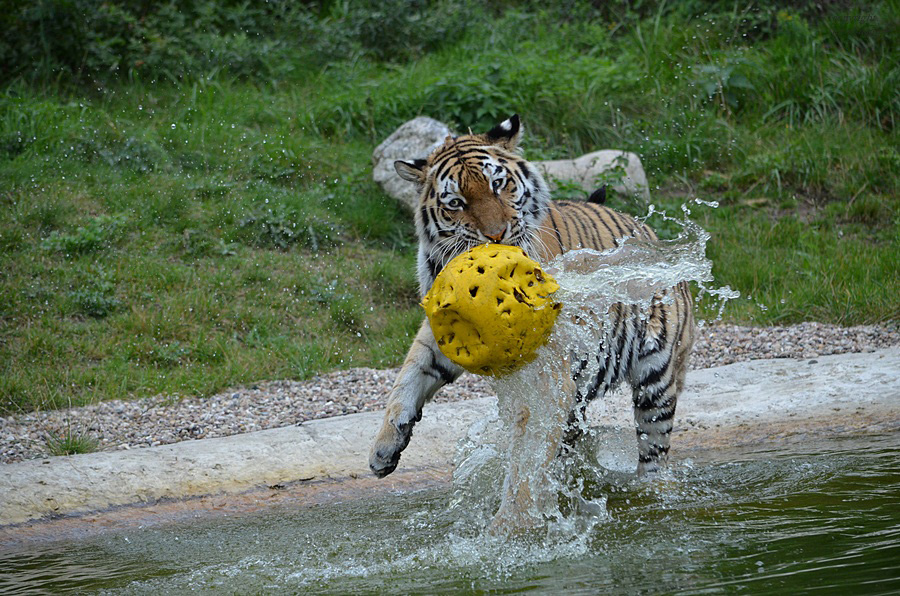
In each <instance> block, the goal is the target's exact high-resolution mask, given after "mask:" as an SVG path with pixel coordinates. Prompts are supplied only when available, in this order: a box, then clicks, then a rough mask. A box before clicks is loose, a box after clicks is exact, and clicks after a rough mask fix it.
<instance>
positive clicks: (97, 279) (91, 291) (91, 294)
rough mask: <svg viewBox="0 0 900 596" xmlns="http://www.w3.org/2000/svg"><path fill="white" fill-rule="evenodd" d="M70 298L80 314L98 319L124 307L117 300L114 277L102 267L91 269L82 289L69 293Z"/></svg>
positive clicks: (82, 284)
mask: <svg viewBox="0 0 900 596" xmlns="http://www.w3.org/2000/svg"><path fill="white" fill-rule="evenodd" d="M68 297H69V299H70V300H71V301H72V302H73V303H74V305H75V307H76V309H77V310H78V311H79V312H80V313H82V314H85V315H87V316H89V317H94V318H97V319H102V318H103V317H106V316H108V315H109V314H110V313H112V312H113V311H115V310H116V309H118V308H119V307H120V306H121V305H122V302H121V301H120V300H119V299H118V298H116V286H115V280H114V279H113V276H112V275H111V274H110V273H109V272H107V271H106V270H105V269H103V268H102V267H100V266H94V267H91V269H90V272H89V274H88V277H87V278H86V279H85V281H83V282H82V283H81V287H79V288H78V289H77V290H73V291H71V292H69V293H68Z"/></svg>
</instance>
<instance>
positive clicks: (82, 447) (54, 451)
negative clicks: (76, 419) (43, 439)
mask: <svg viewBox="0 0 900 596" xmlns="http://www.w3.org/2000/svg"><path fill="white" fill-rule="evenodd" d="M97 446H98V442H97V439H95V438H94V437H92V436H90V435H89V434H87V433H80V432H75V431H73V430H72V429H71V428H67V429H66V431H65V432H64V433H62V434H60V435H54V436H50V437H48V438H47V449H48V450H49V451H50V454H51V455H77V454H79V453H93V452H94V451H96V450H97Z"/></svg>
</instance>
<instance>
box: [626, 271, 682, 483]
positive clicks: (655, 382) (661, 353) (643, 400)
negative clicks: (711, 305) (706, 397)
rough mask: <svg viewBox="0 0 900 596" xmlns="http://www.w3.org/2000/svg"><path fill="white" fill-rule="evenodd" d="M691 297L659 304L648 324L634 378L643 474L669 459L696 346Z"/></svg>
mask: <svg viewBox="0 0 900 596" xmlns="http://www.w3.org/2000/svg"><path fill="white" fill-rule="evenodd" d="M679 291H684V292H686V290H683V289H679ZM689 300H690V294H687V301H684V302H680V301H679V300H676V302H675V304H672V305H668V306H662V305H659V304H657V305H655V306H654V308H653V309H652V311H651V315H650V318H649V320H648V322H647V328H646V331H645V334H646V335H645V338H644V342H643V344H644V346H643V348H642V349H641V351H640V354H639V357H638V362H637V366H636V370H635V372H634V377H633V378H634V379H635V380H636V381H637V383H636V384H635V385H634V392H633V398H634V421H635V426H636V428H635V431H636V433H637V439H638V467H637V471H638V474H639V475H643V474H647V473H651V472H655V471H657V470H659V469H660V468H661V467H664V466H665V465H666V463H667V460H668V455H669V438H670V435H671V433H672V427H673V425H674V418H675V405H676V403H677V401H678V396H679V395H680V394H681V390H682V389H683V387H684V378H685V375H686V374H687V367H688V359H689V357H690V352H691V347H692V345H693V328H694V320H693V314H692V311H691V304H690V301H689Z"/></svg>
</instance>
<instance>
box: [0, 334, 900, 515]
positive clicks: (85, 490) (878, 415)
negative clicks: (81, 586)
mask: <svg viewBox="0 0 900 596" xmlns="http://www.w3.org/2000/svg"><path fill="white" fill-rule="evenodd" d="M495 412H496V400H495V399H493V398H485V399H478V400H471V401H466V402H457V403H450V404H432V405H430V406H426V410H425V416H424V418H423V419H422V422H420V423H419V424H418V425H417V426H416V430H415V436H414V438H413V441H412V442H411V443H410V446H409V448H408V449H407V450H406V452H405V453H404V455H403V459H402V460H401V464H400V468H398V471H397V472H395V474H394V475H392V476H390V477H388V479H385V480H383V481H378V480H375V479H370V476H369V471H368V466H367V459H368V450H369V445H370V442H371V440H372V437H373V436H374V434H375V431H376V430H377V428H378V426H379V424H380V423H381V418H382V413H381V412H372V413H365V414H353V415H349V416H343V417H340V418H331V419H326V420H318V421H313V422H308V423H305V424H303V425H301V426H294V427H286V428H280V429H274V430H266V431H259V432H254V433H248V434H243V435H235V436H232V437H225V438H220V439H206V440H202V441H186V442H181V443H176V444H173V445H165V446H160V447H154V448H148V449H140V450H134V451H116V452H106V453H93V454H85V455H76V456H70V457H59V458H52V459H46V460H32V461H27V462H21V463H15V464H6V465H0V526H10V525H12V524H22V523H24V522H29V521H32V520H39V519H42V518H52V517H59V516H71V515H79V514H87V513H90V512H96V511H101V510H106V509H109V508H114V507H120V506H127V505H141V504H153V503H157V502H160V501H170V502H171V501H173V500H174V501H177V500H183V499H186V498H192V497H193V498H198V497H208V496H210V495H240V494H248V493H250V492H252V491H254V490H255V489H261V488H262V489H267V488H272V487H282V486H284V485H288V484H296V483H301V484H303V483H308V484H309V486H310V489H309V490H311V491H318V492H319V494H324V493H325V492H327V491H328V490H329V489H327V488H326V487H327V486H331V487H332V489H334V488H335V487H336V486H338V485H339V484H341V483H346V482H351V483H353V484H360V483H361V484H362V485H365V486H370V487H372V486H396V487H398V488H400V486H401V485H402V484H404V483H405V484H406V486H407V487H408V486H409V484H410V483H411V482H414V479H415V478H416V476H417V475H418V474H419V473H420V472H421V476H424V477H427V478H432V479H441V478H442V479H444V480H445V479H446V478H447V477H448V476H447V472H448V471H449V470H450V467H451V465H452V459H453V456H454V454H455V450H456V443H457V441H458V440H459V439H460V438H461V437H463V436H464V435H465V433H466V432H467V430H468V428H469V426H470V425H471V424H472V423H473V422H474V421H475V420H478V419H480V418H483V417H489V416H494V415H495ZM593 416H594V421H595V422H596V423H597V424H601V425H605V426H611V427H624V428H629V429H630V425H631V412H630V406H629V404H628V398H627V396H626V395H625V394H624V393H618V394H616V395H614V396H609V398H608V399H605V400H603V401H602V402H601V403H599V404H598V408H597V409H596V410H595V411H594V412H593ZM676 429H677V432H676V436H675V437H673V452H672V453H673V455H672V457H673V458H677V457H678V456H679V455H678V454H679V453H680V452H684V451H687V450H690V449H694V448H707V447H719V446H728V445H742V444H748V443H760V442H770V441H773V442H777V441H778V440H782V439H784V438H786V437H790V436H798V435H799V436H802V434H803V433H808V432H816V433H818V434H819V436H822V435H823V434H837V433H863V432H884V431H893V430H897V429H900V348H890V349H887V350H881V351H878V352H873V353H868V354H846V355H840V356H823V357H820V358H817V359H815V360H811V361H809V360H760V361H754V362H747V363H739V364H732V365H729V366H723V367H718V368H713V369H706V370H700V371H694V372H692V373H690V374H689V375H688V386H687V389H686V390H685V394H684V395H683V396H682V398H681V400H680V401H679V405H678V415H677V420H676ZM632 438H633V434H632ZM354 479H359V480H354ZM336 483H337V484H336ZM298 490H299V489H298ZM335 492H336V493H339V492H340V491H339V490H335Z"/></svg>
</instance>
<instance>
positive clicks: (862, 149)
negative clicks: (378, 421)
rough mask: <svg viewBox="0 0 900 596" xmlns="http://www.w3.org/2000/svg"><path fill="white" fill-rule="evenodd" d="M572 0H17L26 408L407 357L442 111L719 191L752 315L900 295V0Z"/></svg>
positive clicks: (11, 399) (8, 19) (815, 313)
mask: <svg viewBox="0 0 900 596" xmlns="http://www.w3.org/2000/svg"><path fill="white" fill-rule="evenodd" d="M564 4H565V6H564V7H560V8H558V9H556V8H554V9H546V8H541V7H540V4H539V3H529V2H497V3H489V4H487V5H485V4H483V3H476V2H468V1H465V0H460V1H457V2H442V3H429V2H425V1H423V0H390V1H381V2H376V1H374V0H372V1H371V2H368V1H366V2H353V3H339V2H320V3H315V4H312V3H309V4H305V3H289V2H283V1H282V2H278V1H274V2H267V3H264V4H263V3H239V2H224V3H223V2H202V1H201V2H184V1H179V0H173V1H170V2H165V3H151V2H145V1H142V0H130V1H126V0H120V1H114V2H102V3H101V2H99V1H96V0H70V1H65V2H63V1H62V0H42V1H39V2H33V3H9V2H0V7H3V8H4V10H2V11H0V15H2V16H0V31H2V35H0V181H2V184H0V260H2V263H3V266H2V267H0V413H2V412H14V411H19V410H29V409H34V408H49V407H63V406H66V405H68V404H73V405H77V404H83V403H89V402H92V401H96V400H103V399H109V398H113V397H124V396H146V395H152V394H157V393H167V394H171V395H187V394H192V395H193V394H209V393H212V392H215V391H219V390H222V389H224V388H226V387H228V386H233V385H239V384H243V383H250V382H253V381H256V380H261V379H271V378H305V377H308V376H310V375H313V374H315V373H318V372H321V371H325V370H329V369H334V368H341V367H348V366H358V365H369V366H389V365H396V364H398V363H399V362H400V361H401V360H402V357H403V354H404V352H405V350H406V348H407V346H408V344H409V341H410V337H411V335H412V334H414V332H415V330H416V328H417V326H418V323H419V321H420V320H421V314H420V309H419V307H418V306H417V297H418V289H417V284H416V280H415V275H414V271H413V269H414V267H413V264H414V260H415V237H414V232H413V226H412V218H411V216H410V215H409V214H408V213H406V212H404V211H403V210H402V209H401V208H399V207H398V206H397V205H395V204H394V203H393V201H392V200H390V199H389V198H387V197H385V196H384V195H383V193H382V192H381V191H380V189H379V188H378V187H377V186H376V185H375V184H374V183H373V182H372V181H371V167H370V165H369V164H370V156H371V152H372V149H373V148H374V146H375V145H376V144H377V143H378V142H380V141H381V139H383V138H384V137H385V136H386V135H388V134H389V133H390V132H391V131H393V130H394V129H395V128H396V127H397V126H398V125H399V124H401V123H402V122H404V121H405V120H407V119H409V118H411V117H414V116H416V115H419V114H427V115H430V116H433V117H436V118H438V119H441V120H444V121H447V122H450V123H451V124H452V125H453V126H455V127H457V128H458V129H460V130H464V129H465V128H467V127H472V128H473V129H474V130H478V129H485V128H486V127H489V126H490V125H492V124H494V123H495V122H496V121H498V120H499V119H502V118H505V117H506V116H508V115H509V114H512V113H515V112H518V113H519V114H521V115H522V118H523V120H524V122H525V125H526V127H527V131H528V135H529V136H528V139H527V142H526V147H525V150H526V156H527V157H529V158H532V159H548V158H555V157H561V156H571V155H577V154H581V153H583V152H587V151H590V150H594V149H598V148H609V147H615V148H622V149H626V150H630V151H634V152H636V153H638V154H639V155H640V156H641V158H642V160H643V163H644V166H645V168H646V170H647V173H648V176H649V177H650V181H651V187H652V190H651V194H652V195H653V202H654V203H655V205H656V207H657V208H658V209H665V210H666V211H668V212H669V213H670V214H679V215H680V213H681V205H682V204H683V203H685V202H687V201H688V200H689V199H692V198H694V197H700V198H702V199H704V200H707V201H709V200H717V201H719V203H720V205H721V206H720V207H719V208H718V209H711V208H707V207H702V206H698V205H693V204H692V205H691V207H692V211H693V214H692V217H694V218H695V219H697V220H698V221H699V222H700V223H701V225H703V226H704V227H705V228H706V229H707V230H709V231H710V232H711V233H712V235H713V239H712V241H711V242H710V246H709V249H708V253H709V256H710V257H711V258H712V259H713V260H714V262H715V269H714V272H715V274H716V277H717V281H718V283H720V284H729V285H731V286H732V287H733V288H735V289H738V290H740V291H741V293H742V295H743V296H744V297H745V298H742V299H741V300H737V301H733V302H731V303H729V304H728V306H727V308H726V310H725V317H726V318H728V319H729V320H734V321H742V322H753V323H757V324H770V323H789V322H795V321H802V320H820V321H831V322H838V323H842V324H855V323H867V322H879V321H886V320H896V319H898V318H900V301H898V299H897V295H898V290H900V281H898V280H900V276H898V274H897V272H898V271H900V200H898V196H900V188H898V186H900V185H898V172H900V150H898V136H897V135H898V132H897V129H896V127H895V126H896V123H897V122H896V120H897V118H898V115H900V91H898V90H900V52H898V47H897V43H898V42H897V40H896V31H897V30H898V25H900V22H898V17H897V15H898V14H900V11H898V10H897V6H896V4H895V3H894V2H890V1H885V2H880V3H875V4H873V5H869V6H868V7H867V9H866V12H865V13H861V12H855V11H854V10H851V9H846V8H842V7H841V5H840V3H834V4H831V3H806V2H793V3H791V4H790V5H789V6H788V7H787V8H784V7H783V6H784V5H783V3H779V4H782V7H779V8H776V7H775V6H774V4H775V3H769V2H762V3H750V2H747V3H742V2H738V3H735V4H722V3H712V2H709V3H707V2H702V1H699V0H695V1H692V2H686V3H685V2H680V3H660V2H639V3H631V4H630V7H626V5H625V4H624V3H610V4H606V5H605V6H604V8H594V7H592V6H591V5H590V4H589V3H587V2H578V1H574V0H573V1H571V2H567V3H564ZM823 6H824V8H822V7H823ZM573 192H574V191H573V190H572V189H567V190H566V193H567V194H572V193H573ZM576 194H577V193H576ZM610 204H611V205H612V206H615V207H619V208H622V209H624V210H627V211H631V212H634V213H644V212H646V210H647V206H646V205H643V204H639V203H637V202H636V201H635V200H634V199H630V198H628V197H612V198H611V199H610ZM651 223H653V224H654V225H656V226H657V227H659V228H660V229H661V230H662V232H663V234H665V233H671V231H672V229H671V227H670V226H668V225H667V223H666V222H664V221H661V220H660V221H656V220H653V221H651ZM704 308H706V309H707V311H706V312H707V313H712V312H715V308H710V307H708V306H707V307H704Z"/></svg>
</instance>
